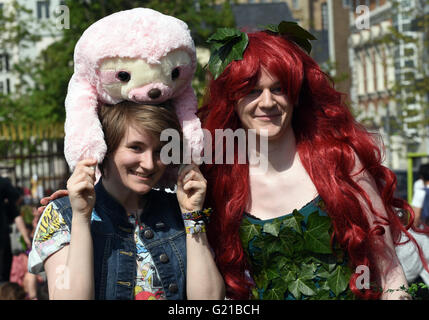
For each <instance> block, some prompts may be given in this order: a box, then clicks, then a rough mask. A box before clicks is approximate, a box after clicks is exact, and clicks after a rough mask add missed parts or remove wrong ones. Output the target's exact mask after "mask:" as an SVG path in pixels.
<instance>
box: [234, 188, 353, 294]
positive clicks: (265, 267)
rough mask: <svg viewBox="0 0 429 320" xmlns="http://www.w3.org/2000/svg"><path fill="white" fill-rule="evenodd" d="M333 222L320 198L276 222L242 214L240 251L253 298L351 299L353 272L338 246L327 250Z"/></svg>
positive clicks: (329, 247)
mask: <svg viewBox="0 0 429 320" xmlns="http://www.w3.org/2000/svg"><path fill="white" fill-rule="evenodd" d="M331 234H332V226H331V220H330V218H329V217H328V215H327V214H326V212H325V211H324V203H323V200H322V199H321V198H320V197H317V198H315V199H314V200H313V201H311V202H309V203H308V204H307V205H305V206H304V207H302V208H301V209H300V210H294V211H293V212H292V213H290V214H287V215H284V216H281V217H279V218H276V219H270V220H259V219H257V218H255V217H252V216H250V215H248V214H244V217H243V221H242V223H241V226H240V237H241V242H242V244H243V248H244V250H245V252H246V254H247V256H248V259H249V263H250V266H251V276H252V279H253V281H254V283H255V287H254V288H253V290H252V297H253V298H254V299H267V300H282V299H286V300H296V299H311V300H322V299H341V300H343V299H353V297H354V295H353V294H352V292H351V291H350V289H349V286H348V284H349V280H350V276H351V274H352V273H351V270H350V268H349V267H348V266H347V261H346V260H347V259H346V258H345V257H344V254H343V252H342V250H341V249H340V248H338V247H335V248H334V251H335V254H334V252H333V249H332V248H331V244H330V240H331Z"/></svg>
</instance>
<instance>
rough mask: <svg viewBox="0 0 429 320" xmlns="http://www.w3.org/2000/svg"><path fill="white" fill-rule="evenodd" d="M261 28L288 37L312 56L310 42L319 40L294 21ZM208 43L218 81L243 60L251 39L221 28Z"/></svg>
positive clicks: (213, 70)
mask: <svg viewBox="0 0 429 320" xmlns="http://www.w3.org/2000/svg"><path fill="white" fill-rule="evenodd" d="M259 28H260V29H261V30H263V31H266V32H271V33H277V34H280V35H281V36H286V37H287V38H288V39H289V40H291V41H293V42H295V43H296V44H297V45H298V46H300V47H301V48H302V49H303V50H305V51H306V52H307V53H308V54H310V52H311V49H312V46H311V43H310V41H309V40H317V39H316V37H314V36H313V35H312V34H311V33H310V32H308V31H307V30H305V29H304V28H302V27H301V26H299V25H298V23H296V22H293V21H282V22H280V23H279V24H278V25H275V24H269V25H266V26H259ZM207 43H209V44H210V59H209V62H208V67H209V71H210V72H211V74H212V75H213V77H214V79H215V80H216V79H217V78H218V77H219V76H220V75H221V74H222V72H223V71H224V70H225V68H226V67H227V66H228V65H229V64H230V63H231V62H232V61H234V60H242V59H243V54H244V51H245V50H246V48H247V45H248V43H249V38H248V37H247V34H246V33H245V32H242V31H240V30H238V29H235V28H219V29H217V31H216V32H215V33H214V34H213V35H211V36H210V37H209V38H208V39H207Z"/></svg>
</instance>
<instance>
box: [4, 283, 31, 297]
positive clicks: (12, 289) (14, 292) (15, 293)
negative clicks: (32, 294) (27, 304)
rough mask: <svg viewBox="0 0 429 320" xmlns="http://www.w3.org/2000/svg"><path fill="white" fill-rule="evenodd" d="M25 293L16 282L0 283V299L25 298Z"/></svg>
mask: <svg viewBox="0 0 429 320" xmlns="http://www.w3.org/2000/svg"><path fill="white" fill-rule="evenodd" d="M25 298H26V293H25V291H24V289H23V288H22V287H21V286H20V285H19V284H17V283H14V282H5V283H3V284H1V285H0V300H25Z"/></svg>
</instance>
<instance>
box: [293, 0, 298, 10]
mask: <svg viewBox="0 0 429 320" xmlns="http://www.w3.org/2000/svg"><path fill="white" fill-rule="evenodd" d="M292 7H293V9H294V10H297V9H299V1H298V0H293V1H292Z"/></svg>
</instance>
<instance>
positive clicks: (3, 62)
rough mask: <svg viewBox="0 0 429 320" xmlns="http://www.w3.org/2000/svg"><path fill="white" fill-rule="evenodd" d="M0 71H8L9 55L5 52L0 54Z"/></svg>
mask: <svg viewBox="0 0 429 320" xmlns="http://www.w3.org/2000/svg"><path fill="white" fill-rule="evenodd" d="M1 71H4V72H8V71H9V55H8V54H6V53H5V54H0V72H1Z"/></svg>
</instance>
